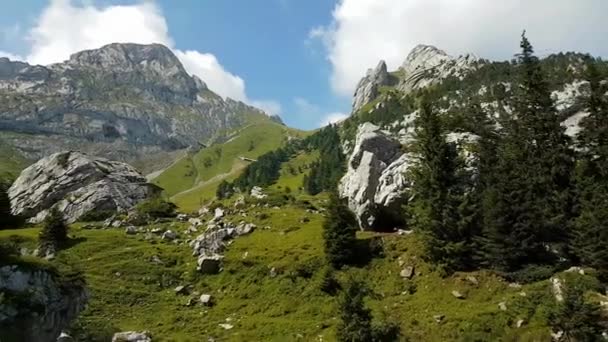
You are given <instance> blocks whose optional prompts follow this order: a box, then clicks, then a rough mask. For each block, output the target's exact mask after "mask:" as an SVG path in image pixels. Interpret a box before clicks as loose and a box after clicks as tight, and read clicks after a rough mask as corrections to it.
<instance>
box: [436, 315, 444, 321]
mask: <svg viewBox="0 0 608 342" xmlns="http://www.w3.org/2000/svg"><path fill="white" fill-rule="evenodd" d="M444 318H445V315H435V316H433V319H434V320H435V322H437V323H441V322H443V319H444Z"/></svg>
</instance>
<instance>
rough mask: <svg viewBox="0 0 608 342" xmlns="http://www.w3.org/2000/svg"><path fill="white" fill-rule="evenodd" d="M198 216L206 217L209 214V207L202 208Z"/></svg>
mask: <svg viewBox="0 0 608 342" xmlns="http://www.w3.org/2000/svg"><path fill="white" fill-rule="evenodd" d="M198 214H199V215H201V216H202V215H206V214H209V208H208V207H202V208H200V209H199V210H198Z"/></svg>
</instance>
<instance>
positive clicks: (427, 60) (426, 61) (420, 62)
mask: <svg viewBox="0 0 608 342" xmlns="http://www.w3.org/2000/svg"><path fill="white" fill-rule="evenodd" d="M449 59H451V57H450V56H449V55H448V54H447V53H445V51H443V50H440V49H438V48H436V47H435V46H432V45H423V44H419V45H417V46H416V47H414V48H413V49H412V51H410V53H409V54H408V55H407V58H406V59H405V62H403V64H402V65H401V68H402V69H403V70H405V71H406V72H407V73H408V74H409V73H412V72H415V71H416V70H424V69H429V68H432V67H435V66H437V65H439V64H441V63H443V62H445V61H446V60H449Z"/></svg>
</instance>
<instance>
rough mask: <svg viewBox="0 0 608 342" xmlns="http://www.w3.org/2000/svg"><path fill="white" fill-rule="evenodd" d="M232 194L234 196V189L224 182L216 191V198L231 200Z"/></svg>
mask: <svg viewBox="0 0 608 342" xmlns="http://www.w3.org/2000/svg"><path fill="white" fill-rule="evenodd" d="M232 194H234V187H233V186H232V184H230V183H228V182H227V181H226V180H223V181H222V182H221V183H220V184H219V185H218V187H217V190H215V196H216V197H217V198H218V199H224V198H230V197H231V196H232Z"/></svg>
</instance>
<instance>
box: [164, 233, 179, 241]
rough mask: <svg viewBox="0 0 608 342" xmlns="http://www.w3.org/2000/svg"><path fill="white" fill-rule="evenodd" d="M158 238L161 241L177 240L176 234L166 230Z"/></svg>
mask: <svg viewBox="0 0 608 342" xmlns="http://www.w3.org/2000/svg"><path fill="white" fill-rule="evenodd" d="M160 238H161V240H168V241H173V240H175V239H176V238H177V234H176V233H175V232H174V231H172V230H167V231H166V232H164V233H163V235H162V236H161V237H160Z"/></svg>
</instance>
